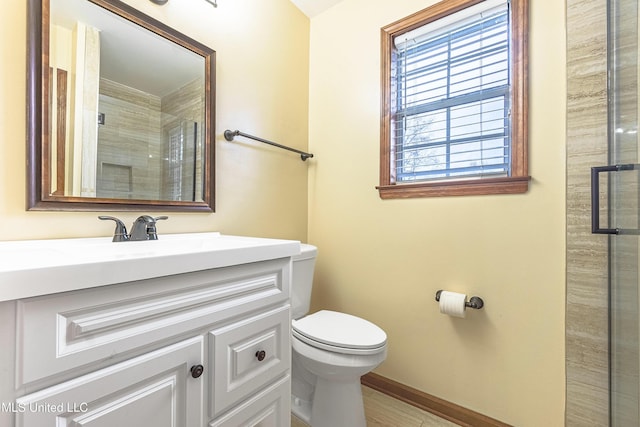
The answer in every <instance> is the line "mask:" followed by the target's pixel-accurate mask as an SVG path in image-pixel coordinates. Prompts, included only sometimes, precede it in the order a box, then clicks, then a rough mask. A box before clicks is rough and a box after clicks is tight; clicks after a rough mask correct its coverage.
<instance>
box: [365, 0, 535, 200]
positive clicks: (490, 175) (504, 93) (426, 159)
mask: <svg viewBox="0 0 640 427" xmlns="http://www.w3.org/2000/svg"><path fill="white" fill-rule="evenodd" d="M527 9H528V0H484V1H478V0H445V1H442V2H440V3H437V4H435V5H434V6H431V7H429V8H427V9H424V10H423V11H420V12H418V13H416V14H414V15H411V16H409V17H407V18H405V19H402V20H400V21H397V22H395V23H393V24H390V25H388V26H386V27H384V28H383V29H382V67H381V68H382V123H381V137H380V139H381V143H380V146H381V160H380V186H379V187H377V188H378V190H379V191H380V197H382V198H383V199H384V198H406V197H428V196H447V195H465V194H509V193H524V192H526V191H527V190H528V186H529V176H528V165H527Z"/></svg>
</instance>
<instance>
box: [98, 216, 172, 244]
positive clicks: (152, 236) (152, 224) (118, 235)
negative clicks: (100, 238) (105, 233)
mask: <svg viewBox="0 0 640 427" xmlns="http://www.w3.org/2000/svg"><path fill="white" fill-rule="evenodd" d="M168 218H169V217H168V216H157V217H155V218H154V217H152V216H149V215H141V216H139V217H138V218H137V219H136V220H135V221H134V222H133V227H131V234H127V227H126V226H125V225H124V222H122V221H121V220H120V219H118V218H116V217H114V216H104V215H101V216H99V217H98V219H102V220H111V221H115V223H116V229H115V231H114V232H113V241H114V242H129V241H140V240H158V234H157V231H156V221H160V220H162V219H168Z"/></svg>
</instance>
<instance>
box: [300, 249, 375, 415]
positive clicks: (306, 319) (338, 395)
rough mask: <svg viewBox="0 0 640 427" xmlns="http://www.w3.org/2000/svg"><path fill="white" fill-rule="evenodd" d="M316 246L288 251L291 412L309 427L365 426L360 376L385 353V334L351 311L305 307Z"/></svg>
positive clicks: (307, 302)
mask: <svg viewBox="0 0 640 427" xmlns="http://www.w3.org/2000/svg"><path fill="white" fill-rule="evenodd" d="M316 254H317V248H316V247H315V246H311V245H306V244H302V245H301V253H300V255H297V256H294V257H293V274H292V289H291V294H292V301H291V305H292V307H293V320H292V322H291V330H292V338H291V341H292V348H293V352H292V365H293V366H292V386H291V389H292V390H291V412H293V414H294V415H295V416H297V417H298V418H300V419H301V420H303V421H304V422H306V423H307V424H310V425H311V426H312V427H366V425H367V423H366V421H365V416H364V406H363V403H362V391H361V388H360V377H361V376H362V375H364V374H366V373H367V372H370V371H371V370H372V369H374V368H375V367H376V366H378V365H379V364H380V363H382V362H383V361H384V359H385V358H386V356H387V335H386V334H385V332H384V331H383V330H382V329H380V328H379V327H378V326H376V325H374V324H373V323H371V322H368V321H366V320H364V319H361V318H359V317H356V316H351V315H349V314H345V313H338V312H335V311H328V310H322V311H318V312H316V313H313V314H310V315H308V316H306V314H307V313H308V312H309V303H310V300H311V287H312V284H313V268H314V265H315V261H316Z"/></svg>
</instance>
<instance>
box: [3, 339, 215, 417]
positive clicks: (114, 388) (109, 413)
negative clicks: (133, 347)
mask: <svg viewBox="0 0 640 427" xmlns="http://www.w3.org/2000/svg"><path fill="white" fill-rule="evenodd" d="M203 341H204V338H203V337H194V338H191V339H188V340H185V341H182V342H179V343H177V344H174V345H171V346H168V347H165V348H162V349H160V350H157V351H154V352H151V353H147V354H145V355H142V356H139V357H136V358H134V359H130V360H128V361H125V362H122V363H119V364H117V365H114V366H111V367H108V368H105V369H100V370H98V371H96V372H93V373H91V374H87V375H83V376H81V377H78V378H76V379H73V380H71V381H67V382H64V383H61V384H58V385H55V386H53V387H49V388H47V389H44V390H41V391H39V392H36V393H32V394H30V395H27V396H24V397H22V398H20V399H17V401H16V405H15V409H16V411H15V412H16V420H17V426H18V427H49V426H50V427H57V426H73V427H141V426H153V427H177V426H180V427H182V426H184V427H200V426H202V425H203V423H204V420H203V406H202V405H203V402H202V400H203V390H204V383H203V381H204V376H201V377H199V378H193V376H192V374H191V372H190V371H191V367H192V366H197V365H201V364H202V360H203V348H204V345H203V344H204V343H203Z"/></svg>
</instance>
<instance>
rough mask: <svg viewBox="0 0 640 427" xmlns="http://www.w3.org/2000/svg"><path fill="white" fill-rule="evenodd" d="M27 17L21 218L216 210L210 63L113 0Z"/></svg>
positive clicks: (54, 0)
mask: <svg viewBox="0 0 640 427" xmlns="http://www.w3.org/2000/svg"><path fill="white" fill-rule="evenodd" d="M40 14H41V16H42V17H43V21H42V22H41V23H40V22H37V19H38V17H39V16H40ZM29 15H30V18H29V19H30V25H29V31H30V39H32V40H38V43H40V45H39V46H40V49H41V52H37V50H38V44H37V43H36V44H32V43H30V49H31V53H30V55H29V73H32V74H35V73H38V72H39V70H40V69H41V70H42V74H43V75H42V77H41V81H42V85H41V87H39V86H37V85H36V87H35V88H34V91H33V92H35V95H36V96H35V98H36V99H32V98H30V99H31V101H28V102H29V104H30V105H34V106H35V108H39V107H40V106H41V112H34V114H33V115H31V116H30V117H29V120H28V121H29V126H28V129H29V154H28V155H29V159H28V162H29V161H30V160H33V162H34V163H37V166H36V167H34V168H33V172H32V171H31V170H30V175H31V176H30V179H31V180H32V181H33V182H32V183H30V185H29V197H28V198H29V205H30V206H29V208H30V209H38V210H46V209H47V208H48V207H49V208H52V209H55V210H59V209H64V210H74V209H82V210H90V209H91V207H92V206H91V205H93V207H97V208H99V210H105V209H111V210H113V209H118V210H122V209H123V207H125V210H126V209H135V210H141V209H145V207H146V206H147V205H155V206H157V207H166V208H170V209H171V210H203V209H205V210H209V211H210V210H212V208H213V146H212V144H211V141H212V138H213V137H212V135H213V129H212V128H213V117H214V113H213V91H214V77H213V76H214V72H213V67H214V62H213V61H214V58H215V52H214V51H213V50H211V49H209V48H207V47H205V46H203V45H201V44H200V43H198V42H196V41H194V40H192V39H190V38H188V37H186V36H184V35H183V34H181V33H179V32H177V31H175V30H173V29H171V28H169V27H167V26H166V25H164V24H162V23H160V22H158V21H155V20H153V19H152V18H150V17H148V16H146V15H144V14H143V13H141V12H139V11H137V10H136V9H134V8H132V7H130V6H128V5H126V4H124V3H122V2H120V1H117V0H29ZM47 17H49V21H47V20H46V18H47ZM40 24H41V27H40V28H34V27H39V26H40ZM34 46H35V47H34ZM34 51H35V52H34ZM40 63H41V64H40ZM47 70H48V73H47ZM38 79H39V78H38V77H36V78H34V79H33V81H36V84H37V80H38ZM31 81H32V79H29V82H31ZM28 92H29V93H30V94H31V93H32V91H31V90H30V91H28ZM39 98H41V100H40V99H39ZM38 104H41V105H38ZM38 126H40V127H41V128H42V132H41V134H35V133H36V132H33V129H34V128H36V127H38ZM39 144H40V145H39ZM39 148H40V149H41V153H42V156H41V158H40V157H39V155H38V152H39V151H40V150H39ZM38 187H40V188H38ZM34 189H35V190H34ZM32 193H36V194H32ZM52 204H53V205H52ZM111 205H114V206H111ZM182 208H184V209H182Z"/></svg>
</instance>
